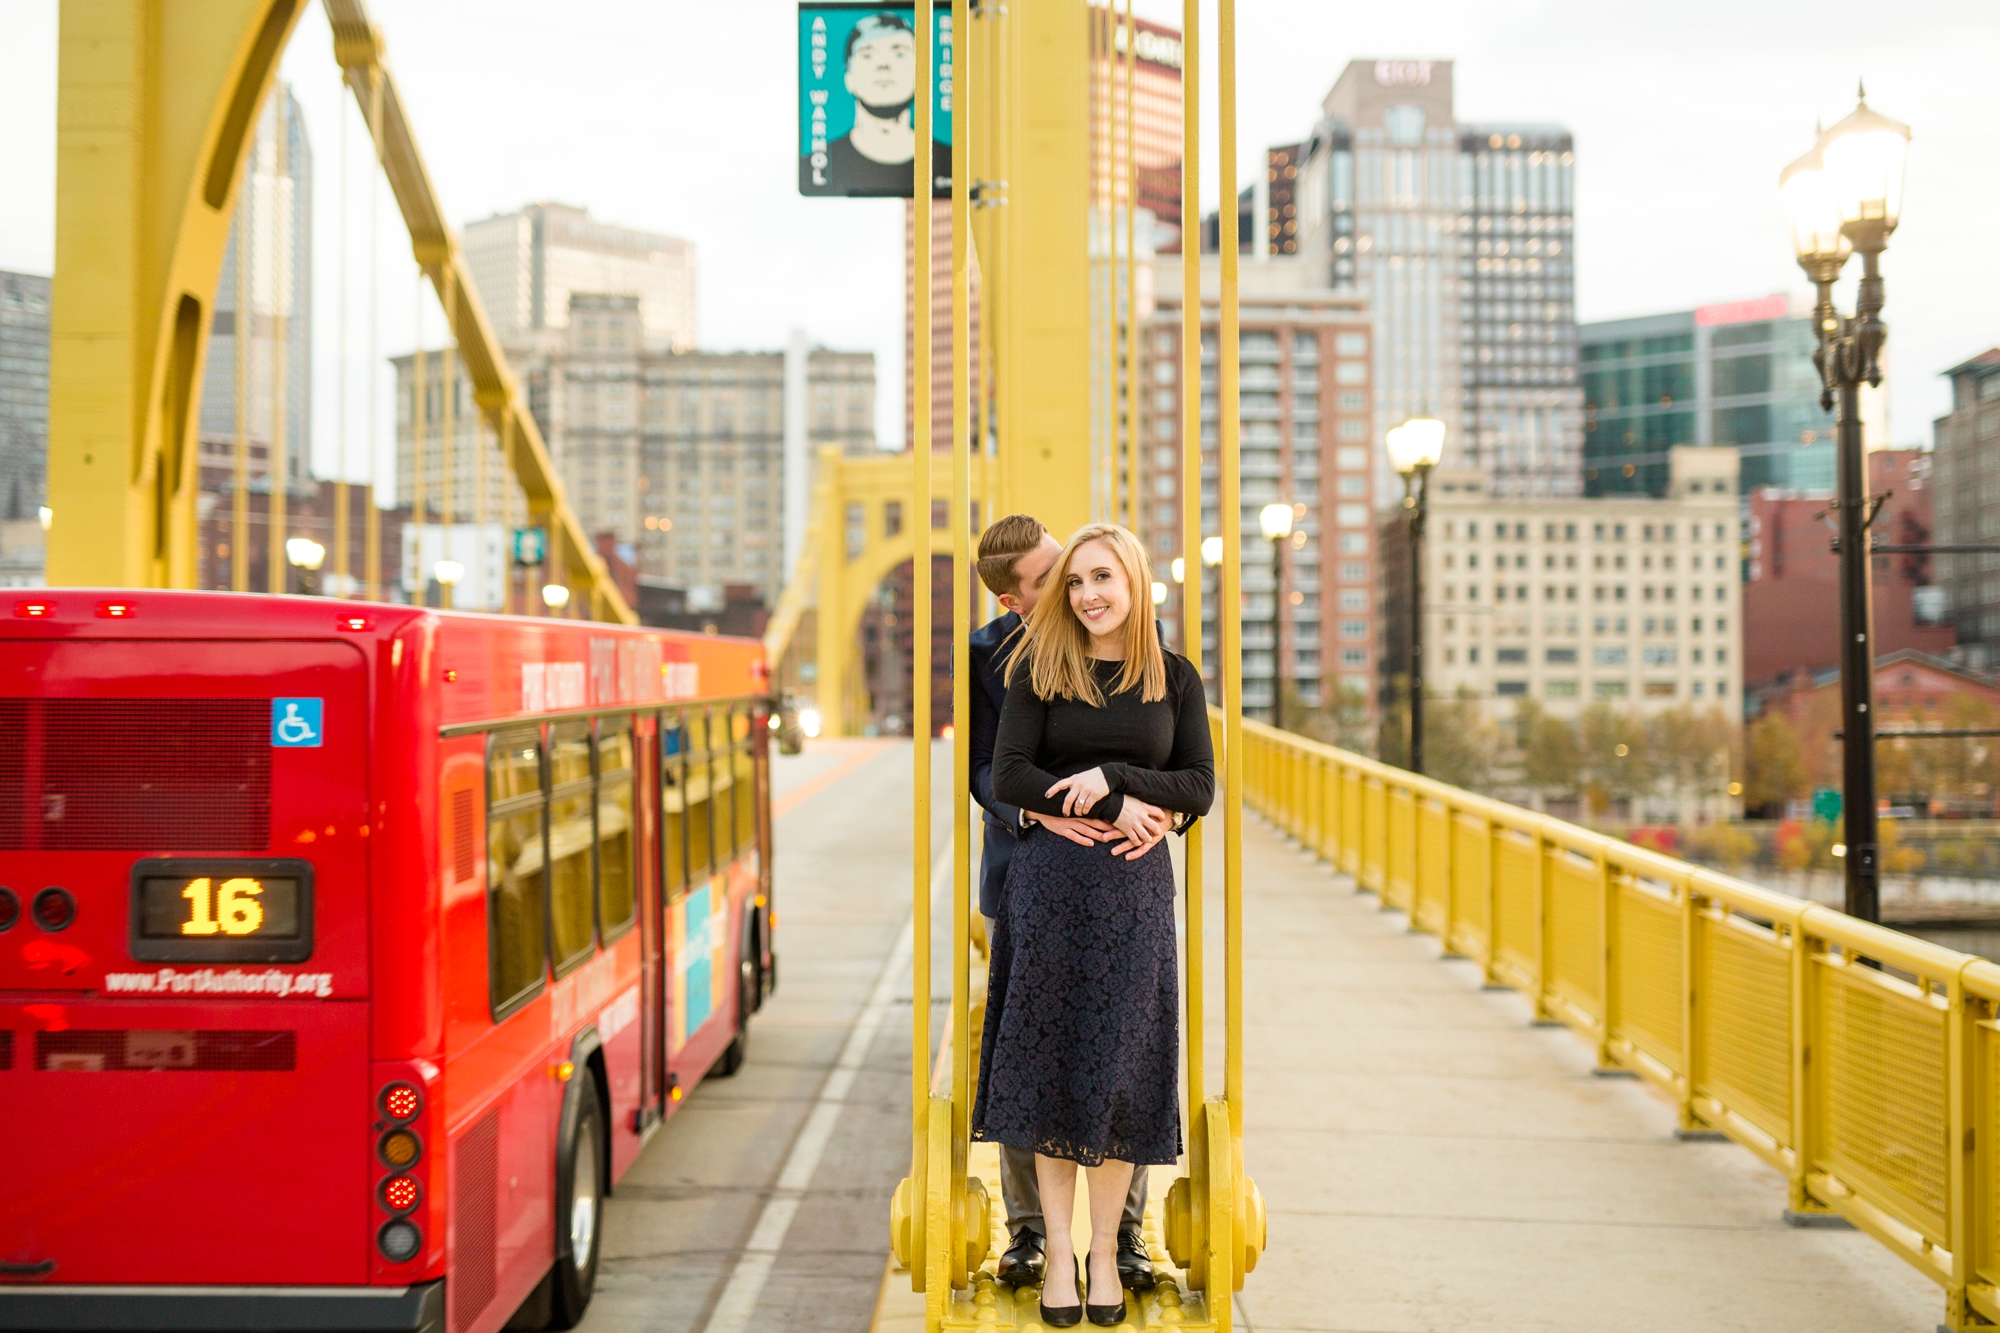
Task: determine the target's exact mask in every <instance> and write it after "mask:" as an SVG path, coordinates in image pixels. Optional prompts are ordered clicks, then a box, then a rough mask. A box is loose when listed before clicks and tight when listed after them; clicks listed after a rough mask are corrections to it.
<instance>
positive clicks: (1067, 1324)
mask: <svg viewBox="0 0 2000 1333" xmlns="http://www.w3.org/2000/svg"><path fill="white" fill-rule="evenodd" d="M1072 1262H1074V1260H1072ZM1076 1290H1077V1303H1076V1304H1075V1305H1042V1304H1041V1302H1039V1301H1037V1302H1036V1304H1037V1305H1038V1306H1040V1308H1041V1314H1042V1323H1043V1324H1045V1325H1046V1326H1048V1327H1049V1328H1075V1327H1076V1326H1077V1325H1078V1324H1081V1323H1082V1322H1083V1300H1082V1297H1083V1265H1082V1264H1077V1266H1076ZM1118 1309H1119V1312H1120V1313H1121V1314H1122V1313H1123V1312H1124V1310H1125V1307H1124V1306H1123V1305H1120V1306H1119V1307H1118Z"/></svg>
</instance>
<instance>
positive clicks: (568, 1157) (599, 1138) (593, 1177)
mask: <svg viewBox="0 0 2000 1333" xmlns="http://www.w3.org/2000/svg"><path fill="white" fill-rule="evenodd" d="M577 1072H578V1076H579V1078H580V1079H581V1082H582V1085H583V1086H582V1088H581V1090H580V1094H579V1097H578V1102H577V1114H576V1124H575V1126H574V1128H572V1129H571V1130H570V1136H569V1142H568V1143H566V1144H563V1145H562V1146H561V1148H560V1150H559V1151H560V1154H561V1155H560V1156H558V1157H557V1159H556V1266H555V1271H554V1272H553V1273H552V1274H550V1276H551V1277H552V1278H553V1279H554V1280H553V1281H552V1282H551V1283H550V1286H551V1287H552V1288H553V1290H552V1291H551V1292H550V1295H551V1296H552V1297H553V1300H552V1301H551V1305H552V1306H553V1307H554V1308H553V1310H552V1311H551V1313H550V1317H549V1323H548V1326H549V1327H550V1328H575V1327H576V1325H577V1323H578V1321H580V1320H581V1319H582V1318H583V1312H584V1310H585V1309H586V1308H587V1307H588V1306H589V1305H590V1294H591V1292H592V1290H594V1289H595V1288H596V1286H597V1252H598V1247H599V1242H600V1239H601V1237H602V1235H603V1231H604V1188H603V1182H604V1174H603V1167H602V1163H603V1156H602V1153H603V1147H604V1108H603V1107H602V1106H601V1105H599V1103H598V1100H597V1084H596V1082H595V1081H594V1080H593V1079H591V1078H590V1077H589V1075H587V1074H584V1073H583V1071H582V1070H580V1069H579V1070H578V1071H577Z"/></svg>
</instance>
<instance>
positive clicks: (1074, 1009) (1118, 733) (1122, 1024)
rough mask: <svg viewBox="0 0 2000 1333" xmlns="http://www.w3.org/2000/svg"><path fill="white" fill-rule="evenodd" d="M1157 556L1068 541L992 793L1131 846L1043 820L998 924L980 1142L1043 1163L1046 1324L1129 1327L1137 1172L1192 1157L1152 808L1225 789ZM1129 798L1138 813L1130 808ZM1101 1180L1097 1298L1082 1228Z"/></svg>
mask: <svg viewBox="0 0 2000 1333" xmlns="http://www.w3.org/2000/svg"><path fill="white" fill-rule="evenodd" d="M1152 583H1153V580H1152V571H1151V568H1150V567H1149V565H1148V564H1147V561H1146V552H1145V548H1144V547H1142V546H1141V545H1140V544H1139V540H1138V538H1136V537H1134V536H1133V535H1132V534H1131V533H1130V532H1127V531H1126V530H1125V529H1124V528H1121V527H1117V526H1116V525H1113V524H1108V523H1101V524H1093V525H1091V526H1089V527H1086V528H1083V529H1082V530H1081V531H1079V532H1078V533H1077V534H1076V535H1075V536H1074V537H1071V538H1070V539H1069V544H1068V545H1067V546H1065V547H1064V548H1063V552H1062V555H1061V556H1060V557H1059V558H1058V559H1057V561H1056V564H1055V568H1054V569H1053V570H1052V571H1051V577H1050V580H1049V582H1048V584H1047V585H1046V586H1047V587H1048V589H1049V591H1048V592H1047V593H1046V594H1045V595H1044V596H1043V597H1042V599H1041V600H1040V601H1039V602H1037V603H1036V605H1035V609H1034V611H1033V612H1032V613H1031V615H1030V616H1029V618H1028V622H1027V626H1026V629H1027V634H1026V638H1025V641H1024V642H1023V643H1022V646H1021V647H1020V649H1019V650H1018V651H1016V652H1015V654H1014V655H1013V657H1012V658H1011V659H1010V660H1009V662H1008V665H1007V701H1006V704H1005V705H1004V706H1003V707H1002V709H1001V712H1000V731H999V735H998V737H997V739H996V741H995V744H994V751H993V790H994V794H995V795H996V796H997V797H998V798H999V799H1001V800H1003V801H1006V802H1007V803H1009V804H1010V805H1018V806H1020V807H1021V808H1023V809H1024V810H1031V811H1034V812H1035V813H1037V814H1043V815H1051V816H1054V815H1062V816H1069V817H1088V818H1092V819H1097V820H1101V821H1103V822H1104V823H1105V824H1107V825H1109V826H1112V827H1114V828H1116V829H1117V830H1118V832H1119V833H1122V834H1124V840H1123V841H1122V842H1119V843H1117V844H1116V845H1115V846H1113V845H1107V844H1105V843H1097V844H1093V845H1090V846H1083V845H1080V844H1078V843H1076V842H1072V841H1069V840H1067V839H1064V838H1060V837H1057V836H1055V835H1054V834H1052V833H1050V832H1048V831H1047V830H1045V829H1042V828H1039V827H1036V828H1034V829H1032V830H1031V831H1030V832H1029V833H1028V834H1027V835H1026V836H1025V838H1024V839H1023V841H1022V842H1021V844H1020V846H1019V848H1018V849H1017V850H1016V851H1015V853H1014V859H1013V863H1012V865H1011V866H1010V867H1009V868H1008V871H1007V884H1006V891H1005V893H1004V895H1003V898H1002V904H1001V912H1000V916H999V918H998V919H997V921H996V923H995V932H994V938H993V953H992V973H991V981H990V982H989V985H988V991H987V1001H986V1030H985V1033H984V1036H983V1039H982V1041H981V1044H980V1072H979V1099H978V1102H977V1104H976V1105H975V1106H974V1108H973V1137H974V1138H977V1139H986V1140H992V1141H996V1142H999V1143H1004V1144H1008V1145H1010V1146H1012V1147H1015V1148H1020V1149H1024V1150H1031V1151H1033V1152H1034V1153H1035V1175H1036V1179H1037V1181H1038V1183H1039V1184H1040V1186H1041V1193H1042V1216H1043V1219H1044V1222H1045V1224H1046V1226H1047V1228H1048V1260H1047V1263H1048V1267H1047V1271H1046V1273H1045V1274H1044V1278H1043V1286H1042V1311H1041V1314H1042V1322H1043V1323H1045V1324H1048V1325H1050V1326H1052V1327H1057V1328H1066V1327H1069V1326H1070V1325H1073V1324H1076V1323H1078V1322H1080V1320H1081V1318H1082V1316H1083V1313H1084V1311H1083V1308H1082V1305H1083V1304H1088V1307H1089V1315H1090V1320H1091V1322H1092V1323H1093V1324H1101V1325H1112V1324H1117V1323H1119V1322H1120V1321H1121V1320H1122V1319H1123V1317H1124V1312H1125V1296H1124V1292H1123V1290H1122V1289H1121V1288H1120V1287H1119V1285H1118V1270H1117V1242H1118V1218H1119V1211H1120V1209H1121V1207H1122V1206H1123V1203H1124V1199H1125V1192H1126V1189H1127V1186H1128V1185H1129V1184H1130V1182H1131V1178H1132V1171H1133V1169H1134V1168H1135V1166H1137V1167H1145V1166H1149V1165H1155V1164H1158V1165H1168V1164H1171V1163H1173V1162H1174V1161H1175V1160H1176V1159H1177V1158H1178V1157H1179V1156H1180V1151H1181V1128H1180V1104H1179V1100H1178V1098H1177V1097H1176V1095H1175V1072H1176V1065H1177V1062H1178V1053H1179V1022H1178V1013H1179V977H1178V974H1177V971H1176V963H1175V950H1174V875H1173V862H1172V860H1171V858H1170V857H1169V855H1168V853H1167V851H1166V849H1164V848H1162V847H1160V846H1159V845H1158V844H1159V841H1160V835H1159V833H1158V832H1156V831H1155V830H1154V828H1153V826H1151V825H1150V824H1148V823H1147V822H1146V819H1145V815H1144V809H1143V807H1144V803H1147V802H1150V803H1151V804H1152V805H1155V806H1159V807H1160V808H1162V809H1166V810H1171V811H1176V812H1179V813H1180V814H1182V815H1185V816H1197V815H1202V814H1205V813H1207V811H1208V807H1209V803H1210V801H1211V800H1212V799H1213V798H1214V793H1215V761H1214V756H1213V754H1212V753H1211V751H1210V749H1209V740H1208V705H1207V699H1206V698H1205V696H1204V695H1203V692H1202V685H1201V677H1200V675H1199V674H1198V673H1197V672H1196V671H1195V669H1194V667H1193V666H1192V665H1191V664H1190V663H1189V662H1188V660H1187V659H1186V658H1184V657H1181V656H1180V655H1179V654H1176V653H1169V652H1166V651H1164V650H1163V649H1162V648H1161V646H1160V638H1159V631H1158V628H1157V627H1156V625H1155V623H1154V621H1153V617H1152V615H1151V614H1150V610H1151V608H1150V606H1148V605H1144V604H1143V603H1142V601H1141V599H1142V598H1143V597H1144V596H1145V594H1146V593H1147V592H1149V591H1150V590H1151V588H1152ZM1127 796H1131V797H1132V798H1133V799H1132V800H1131V801H1127V800H1126V799H1125V798H1126V797H1127ZM1079 1163H1081V1164H1082V1165H1083V1166H1084V1167H1085V1169H1086V1174H1087V1176H1088V1179H1089V1184H1090V1224H1091V1242H1090V1255H1089V1272H1088V1286H1089V1290H1090V1292H1092V1293H1093V1294H1094V1293H1099V1292H1116V1293H1117V1301H1116V1303H1115V1304H1114V1303H1112V1302H1109V1301H1095V1302H1084V1301H1083V1298H1082V1294H1081V1292H1080V1291H1079V1290H1078V1284H1079V1278H1078V1270H1077V1265H1076V1262H1075V1255H1076V1250H1075V1245H1074V1242H1073V1240H1072V1237H1071V1235H1070V1219H1071V1215H1072V1213H1073V1210H1074V1207H1075V1191H1076V1167H1077V1165H1078V1164H1079Z"/></svg>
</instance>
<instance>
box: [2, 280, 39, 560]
mask: <svg viewBox="0 0 2000 1333" xmlns="http://www.w3.org/2000/svg"><path fill="white" fill-rule="evenodd" d="M48 459H49V280H48V279H47V278H46V277H43V276H42V275H41V274H39V273H6V272H0V588H32V587H39V586H40V585H41V582H42V578H43V566H44V560H45V551H46V547H47V543H46V542H45V540H44V538H43V528H42V525H41V521H40V511H41V507H42V506H43V505H44V504H47V503H48V500H47V498H46V497H47V479H48Z"/></svg>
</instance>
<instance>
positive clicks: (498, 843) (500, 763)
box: [486, 728, 547, 1019]
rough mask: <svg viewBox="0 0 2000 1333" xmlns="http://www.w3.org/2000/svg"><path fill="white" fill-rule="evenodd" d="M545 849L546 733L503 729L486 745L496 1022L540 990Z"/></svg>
mask: <svg viewBox="0 0 2000 1333" xmlns="http://www.w3.org/2000/svg"><path fill="white" fill-rule="evenodd" d="M543 850H544V849H543V837H542V739H541V733H540V732H539V731H538V730H535V729H533V728H530V729H527V730H523V731H512V732H501V733H498V734H496V735H494V736H493V737H492V738H491V740H489V741H488V743H487V750H486V897H487V929H488V930H489V931H490V932H491V934H492V944H491V946H490V948H489V956H490V959H491V975H490V977H489V978H488V983H489V989H490V991H491V993H492V1001H493V1015H494V1017H495V1018H496V1019H498V1018H504V1017H505V1016H506V1015H507V1014H509V1013H511V1012H513V1011H514V1009H516V1008H518V1007H519V1006H520V1005H522V1004H524V1003H526V1002H527V1001H528V999H529V998H531V997H532V996H533V995H534V994H535V993H536V992H537V991H539V990H540V989H541V988H542V980H543V975H544V972H543V962H544V959H545V958H546V957H547V951H546V949H545V948H544V947H543V942H542V922H543V919H544V918H543V912H542V894H543V892H544V877H543V874H542V867H543V864H544V860H543Z"/></svg>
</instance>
